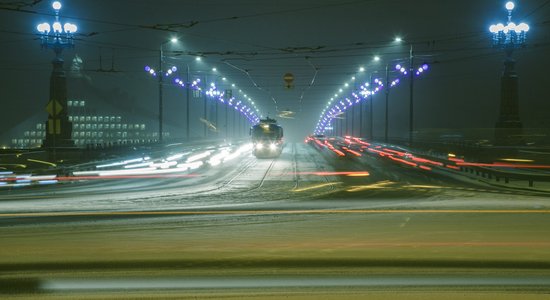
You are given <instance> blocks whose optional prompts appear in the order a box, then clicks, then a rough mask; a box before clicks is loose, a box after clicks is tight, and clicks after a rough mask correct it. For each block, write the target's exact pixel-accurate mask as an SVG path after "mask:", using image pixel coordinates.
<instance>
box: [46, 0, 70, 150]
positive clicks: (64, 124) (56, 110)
mask: <svg viewBox="0 0 550 300" xmlns="http://www.w3.org/2000/svg"><path fill="white" fill-rule="evenodd" d="M52 7H53V9H54V11H55V20H54V22H53V23H52V24H50V23H42V24H40V25H38V26H37V27H36V28H37V30H38V32H39V33H40V41H41V44H42V47H43V48H45V49H52V50H53V51H54V53H55V58H54V59H53V61H52V64H53V71H52V74H51V77H50V99H49V102H48V104H47V106H46V110H47V112H48V121H47V122H46V138H45V140H44V141H43V144H42V146H43V147H44V148H53V149H55V148H58V147H73V146H74V141H73V140H72V130H73V129H72V124H71V122H69V116H68V111H67V77H66V76H65V71H64V70H63V59H62V58H61V53H62V52H63V50H64V49H65V48H73V47H74V34H75V33H76V31H77V27H76V25H74V24H71V23H65V24H63V25H62V24H61V22H60V20H59V11H60V10H61V7H62V5H61V2H59V1H55V2H54V3H53V5H52Z"/></svg>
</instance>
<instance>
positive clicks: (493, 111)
mask: <svg viewBox="0 0 550 300" xmlns="http://www.w3.org/2000/svg"><path fill="white" fill-rule="evenodd" d="M33 2H35V3H34V4H33ZM62 2H63V5H64V7H63V9H62V10H61V16H62V20H65V21H70V22H72V23H75V24H77V25H78V26H79V33H80V34H79V35H78V36H77V41H76V47H75V49H73V50H66V51H65V52H64V54H63V56H64V58H65V60H66V62H67V63H66V67H67V68H70V63H69V62H70V61H71V60H72V59H73V57H74V56H75V55H78V56H79V57H81V58H82V60H83V69H82V70H81V71H80V74H81V75H82V76H83V77H84V78H86V80H87V81H88V82H89V83H90V84H91V85H92V86H93V87H94V88H96V89H97V90H98V91H101V93H102V95H106V96H105V97H107V98H108V97H112V99H110V100H109V101H110V102H112V103H115V105H117V106H118V107H119V108H122V109H126V110H128V111H132V112H135V114H136V118H140V117H143V118H149V120H154V118H156V114H157V111H158V98H157V97H158V96H157V95H158V94H157V93H158V90H157V85H156V84H157V82H156V81H155V80H154V79H153V78H151V77H150V76H148V74H146V73H145V71H144V70H143V68H144V66H145V65H151V66H153V67H157V66H158V50H159V45H160V44H161V43H163V42H164V41H167V40H169V39H170V38H171V37H174V36H176V37H178V38H179V39H180V42H179V43H178V44H176V45H169V44H167V45H166V46H165V47H164V50H165V55H166V58H165V63H166V65H177V66H178V67H179V68H180V69H185V66H186V65H189V68H190V69H191V70H192V72H197V73H201V74H204V73H207V76H212V77H214V78H216V76H217V78H218V80H219V78H221V77H226V78H227V79H228V81H230V82H232V83H235V84H236V85H237V86H238V87H239V88H240V89H242V90H243V93H246V94H247V96H249V97H251V98H252V99H253V100H254V101H255V103H256V105H257V107H258V108H259V109H260V111H261V113H262V114H263V115H264V116H265V115H267V114H269V115H270V116H277V113H278V111H282V110H291V111H294V112H296V118H295V119H293V120H284V121H283V124H284V125H285V127H287V130H286V132H287V134H288V136H289V138H290V139H301V138H303V137H304V136H305V135H307V134H310V133H311V132H312V131H313V130H314V128H315V125H316V123H317V120H318V118H319V114H320V113H321V111H322V110H323V108H324V107H325V106H326V104H327V102H328V100H329V99H330V98H331V97H332V96H334V94H335V93H336V92H337V91H338V90H339V89H340V88H342V87H343V85H344V83H346V82H350V79H351V77H352V76H357V77H358V79H361V78H362V77H363V79H361V80H363V81H365V80H366V78H367V76H369V75H370V73H372V72H373V71H378V72H383V69H384V68H385V65H386V63H388V64H391V65H394V64H395V62H398V61H399V59H404V60H403V61H406V58H408V55H409V47H410V46H409V45H410V44H412V45H413V49H414V50H415V54H416V58H415V60H416V62H417V63H418V64H421V63H424V62H426V63H429V64H430V65H431V68H430V70H429V72H428V74H426V75H424V76H423V77H422V78H421V79H418V80H417V81H416V83H415V95H414V96H415V118H416V121H415V127H416V128H417V129H418V130H430V129H434V128H436V129H450V130H456V131H461V130H462V131H464V130H470V129H472V128H478V129H479V128H493V127H494V124H495V122H496V121H497V118H498V110H499V102H500V74H501V72H502V69H503V64H502V62H503V59H504V53H503V52H502V51H501V50H498V49H493V48H491V36H490V33H489V31H488V28H489V26H490V25H491V24H494V23H498V22H503V23H504V22H505V21H506V13H507V12H506V10H505V9H504V4H505V2H506V1H501V0H484V1H479V0H463V1H440V0H415V1H411V0H378V1H376V0H362V1H361V0H359V1H353V0H349V1H346V0H336V1H328V0H277V1H262V0H232V1H222V0H201V1H182V0H155V1H152V0H148V1H145V0H93V1H92V0H65V1H62ZM25 3H26V4H28V5H27V6H25V5H23V6H21V4H25ZM0 8H1V9H0V22H1V26H0V45H1V46H2V47H1V51H2V55H1V56H0V69H1V70H2V72H1V73H0V74H1V75H0V76H1V82H2V88H1V89H0V101H1V104H2V109H1V110H0V122H1V124H2V132H1V133H2V134H0V136H3V135H4V133H5V132H7V131H9V130H10V129H11V128H13V127H14V126H16V125H17V124H18V123H20V122H23V121H24V120H26V119H28V118H30V117H31V116H36V115H37V114H43V119H44V120H46V118H47V113H46V112H45V105H46V103H47V102H48V91H49V76H50V72H51V63H50V61H51V59H52V58H53V52H52V51H51V50H43V49H41V48H40V42H39V40H38V38H37V35H36V32H35V30H36V25H37V24H39V23H41V22H44V21H51V20H52V19H53V17H52V16H51V14H52V13H53V10H52V9H51V2H50V1H31V0H27V1H15V0H2V1H0ZM14 9H16V10H14ZM17 9H19V11H17ZM514 20H515V21H516V22H517V23H519V22H521V21H523V22H527V23H529V25H530V27H531V31H530V32H529V37H528V46H527V47H526V48H524V49H521V50H518V51H516V52H515V54H514V57H515V58H516V59H517V61H518V63H517V71H518V74H519V76H520V115H521V120H522V122H523V123H524V126H525V127H529V128H531V127H533V128H535V127H546V128H550V98H549V97H548V95H549V93H550V84H549V83H550V81H549V79H548V75H547V73H548V71H547V70H550V58H549V56H548V53H550V52H549V48H550V47H549V46H550V34H549V29H550V26H549V25H550V1H546V0H520V1H517V9H516V11H515V12H514ZM396 36H400V37H402V38H403V39H404V42H403V43H402V44H400V45H397V44H395V43H394V42H393V39H394V37H396ZM375 55H379V56H380V57H381V58H382V60H381V61H380V62H378V63H374V62H373V57H374V56H375ZM196 56H201V57H202V61H201V62H197V61H195V57H196ZM100 57H101V62H102V65H100ZM113 58H114V60H113ZM112 64H114V70H115V71H117V72H101V69H102V70H109V69H111V66H112ZM361 66H363V67H365V68H367V72H366V74H368V75H361V74H358V69H359V67H361ZM213 67H216V68H217V70H218V72H217V73H216V74H213V73H212V74H210V73H211V69H212V68H213ZM286 73H292V74H293V75H294V77H295V82H294V84H295V86H294V88H293V89H287V88H285V82H284V80H283V76H284V74H286ZM361 76H362V77H361ZM392 76H395V75H393V74H392ZM350 84H352V83H351V82H350ZM69 91H70V94H69V96H73V97H81V98H85V99H86V98H89V99H92V100H93V99H94V97H96V98H97V95H98V94H97V93H96V94H95V95H86V94H85V92H83V91H78V90H75V88H74V87H69ZM349 92H351V90H349ZM234 93H236V91H235V92H234ZM236 95H238V94H236ZM408 97H409V89H408V81H407V80H406V79H402V84H401V85H400V86H398V87H397V88H395V89H392V90H391V94H390V132H391V133H390V135H392V136H405V135H406V134H407V130H408V101H409V100H408V99H409V98H408ZM92 100H90V101H92ZM105 100H108V99H105ZM383 100H384V97H383V95H382V94H381V95H380V96H376V97H375V98H374V106H375V110H374V111H375V119H374V120H375V135H379V136H380V135H382V130H383V115H384V107H383ZM165 107H166V123H167V124H168V127H169V128H171V131H177V130H179V128H181V127H179V126H180V125H181V124H180V123H181V120H182V118H183V116H184V115H185V112H184V108H185V106H184V91H183V90H181V89H178V88H176V87H173V86H167V87H166V93H165ZM197 107H199V106H197ZM154 124H155V123H154V122H153V123H152V125H151V126H155V125H154ZM154 128H156V126H155V127H154ZM182 131H183V129H182ZM176 135H177V134H176ZM3 138H4V139H6V138H8V139H9V138H10V137H5V136H3ZM2 142H3V141H2Z"/></svg>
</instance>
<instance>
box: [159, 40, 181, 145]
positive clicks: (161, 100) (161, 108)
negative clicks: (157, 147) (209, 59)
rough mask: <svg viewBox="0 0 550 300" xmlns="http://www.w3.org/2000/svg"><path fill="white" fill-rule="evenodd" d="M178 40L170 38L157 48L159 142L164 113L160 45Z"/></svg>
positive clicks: (161, 45) (161, 50)
mask: <svg viewBox="0 0 550 300" xmlns="http://www.w3.org/2000/svg"><path fill="white" fill-rule="evenodd" d="M177 41H178V40H177V39H176V38H172V39H171V40H169V41H166V42H164V43H162V44H160V47H159V48H160V49H159V76H158V81H159V143H162V136H163V130H162V125H163V113H164V107H163V99H162V94H163V91H162V86H163V81H164V77H165V76H164V75H165V74H164V70H163V68H164V67H163V65H164V53H163V49H162V47H163V46H164V45H166V44H168V43H176V42H177Z"/></svg>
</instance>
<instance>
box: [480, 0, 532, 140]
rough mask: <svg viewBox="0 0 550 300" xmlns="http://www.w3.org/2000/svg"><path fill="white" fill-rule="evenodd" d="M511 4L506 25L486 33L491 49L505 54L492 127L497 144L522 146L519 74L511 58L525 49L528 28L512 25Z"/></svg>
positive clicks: (500, 24) (522, 25)
mask: <svg viewBox="0 0 550 300" xmlns="http://www.w3.org/2000/svg"><path fill="white" fill-rule="evenodd" d="M514 8H515V4H514V2H508V3H506V9H507V10H508V21H507V23H506V25H504V24H502V23H499V24H496V25H491V27H490V28H489V31H491V33H492V36H493V39H492V40H493V47H495V48H499V49H503V50H504V52H505V53H506V59H505V60H504V72H503V74H502V77H501V99H500V115H499V119H498V122H497V123H496V126H495V127H496V128H495V143H496V144H497V145H519V144H521V143H522V137H521V135H522V127H523V126H522V124H521V121H520V119H519V109H518V98H519V97H518V75H517V73H516V71H515V70H514V66H515V64H516V61H515V60H514V59H513V58H512V54H513V52H514V50H515V49H517V48H521V47H524V46H525V40H526V37H527V32H528V31H529V25H527V24H525V23H521V24H518V25H516V24H515V23H514V22H512V12H513V10H514Z"/></svg>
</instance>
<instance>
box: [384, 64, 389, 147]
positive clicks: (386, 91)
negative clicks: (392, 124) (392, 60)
mask: <svg viewBox="0 0 550 300" xmlns="http://www.w3.org/2000/svg"><path fill="white" fill-rule="evenodd" d="M385 88H386V89H385V94H386V112H385V122H384V142H385V143H386V144H387V143H388V121H389V113H388V111H389V104H388V103H389V98H390V69H389V65H388V64H386V87H385Z"/></svg>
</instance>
